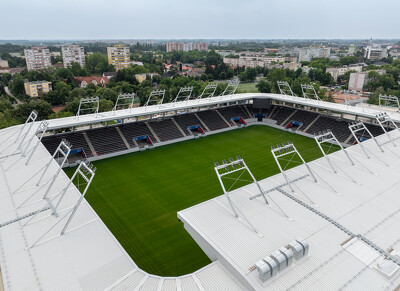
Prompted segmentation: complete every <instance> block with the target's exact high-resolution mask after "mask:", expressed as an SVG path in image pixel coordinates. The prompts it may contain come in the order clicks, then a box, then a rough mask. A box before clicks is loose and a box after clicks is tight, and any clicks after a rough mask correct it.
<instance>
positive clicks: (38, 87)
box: [24, 81, 52, 98]
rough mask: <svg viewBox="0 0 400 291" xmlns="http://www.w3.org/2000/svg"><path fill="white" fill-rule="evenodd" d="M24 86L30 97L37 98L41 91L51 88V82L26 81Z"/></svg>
mask: <svg viewBox="0 0 400 291" xmlns="http://www.w3.org/2000/svg"><path fill="white" fill-rule="evenodd" d="M24 86H25V94H26V95H28V96H30V97H32V98H38V97H40V96H41V95H42V93H46V92H49V91H51V90H52V88H51V82H48V81H35V82H26V83H25V84H24Z"/></svg>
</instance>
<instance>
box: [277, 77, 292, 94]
mask: <svg viewBox="0 0 400 291" xmlns="http://www.w3.org/2000/svg"><path fill="white" fill-rule="evenodd" d="M277 84H278V88H279V91H280V92H281V94H282V95H286V96H293V97H295V96H296V94H294V92H293V91H292V88H291V87H290V85H289V83H288V82H286V81H277ZM288 93H289V94H288Z"/></svg>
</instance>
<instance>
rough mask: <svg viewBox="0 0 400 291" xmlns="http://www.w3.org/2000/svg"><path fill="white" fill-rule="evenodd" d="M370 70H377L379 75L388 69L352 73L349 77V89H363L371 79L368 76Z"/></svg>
mask: <svg viewBox="0 0 400 291" xmlns="http://www.w3.org/2000/svg"><path fill="white" fill-rule="evenodd" d="M369 72H377V73H378V74H379V75H384V74H386V70H373V71H368V72H357V73H351V74H350V79H349V90H352V91H363V90H364V86H365V85H367V83H368V82H369V81H370V79H369V78H368V73H369Z"/></svg>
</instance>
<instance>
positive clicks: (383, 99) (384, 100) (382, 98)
mask: <svg viewBox="0 0 400 291" xmlns="http://www.w3.org/2000/svg"><path fill="white" fill-rule="evenodd" d="M393 105H395V106H393ZM382 106H386V107H397V109H398V110H399V111H400V104H399V98H398V97H396V96H391V95H383V94H379V107H382Z"/></svg>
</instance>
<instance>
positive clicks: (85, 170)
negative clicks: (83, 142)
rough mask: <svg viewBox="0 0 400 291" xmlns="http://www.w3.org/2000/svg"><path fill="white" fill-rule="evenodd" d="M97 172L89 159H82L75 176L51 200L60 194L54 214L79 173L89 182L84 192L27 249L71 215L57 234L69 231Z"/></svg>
mask: <svg viewBox="0 0 400 291" xmlns="http://www.w3.org/2000/svg"><path fill="white" fill-rule="evenodd" d="M95 172H96V168H94V167H93V165H92V164H90V162H88V161H82V162H81V163H80V164H79V166H78V168H77V169H76V170H75V173H74V174H73V176H72V177H71V179H70V180H69V182H68V184H67V186H66V187H65V188H64V189H63V191H62V192H61V193H59V194H57V195H56V196H55V197H54V198H53V199H52V200H51V201H50V203H51V202H52V201H54V200H55V199H56V198H58V197H59V196H60V198H59V200H58V202H57V205H56V207H55V208H54V209H53V213H52V214H55V213H56V211H57V208H58V206H59V204H60V202H61V200H62V199H63V198H64V195H65V193H66V192H67V190H68V188H69V187H70V186H71V184H72V183H73V180H74V178H75V177H76V176H77V175H79V176H80V177H82V179H84V180H85V181H86V183H87V184H86V187H85V189H84V190H83V192H82V193H81V195H80V197H79V199H78V201H77V202H76V203H75V205H74V207H73V208H72V209H70V210H68V211H67V212H66V213H65V214H64V215H63V216H62V217H60V218H58V216H57V218H58V221H56V223H54V224H53V225H52V226H51V227H50V228H49V229H48V230H47V231H46V232H45V233H44V234H43V235H41V236H40V237H39V238H38V239H37V240H36V241H35V242H34V243H32V244H31V245H30V246H29V247H27V249H31V248H33V247H35V246H36V245H37V244H38V243H39V242H40V241H41V240H42V239H43V238H44V237H45V236H46V235H47V234H48V233H49V232H50V231H51V230H52V229H53V228H54V227H55V226H56V225H58V224H59V223H60V222H61V221H62V220H63V219H64V218H66V217H67V216H68V215H69V217H68V220H67V222H66V223H65V225H64V227H63V228H62V230H61V232H60V234H59V235H57V237H58V236H61V235H64V234H65V233H66V232H67V229H68V226H69V224H70V223H71V221H72V219H73V217H74V215H75V213H76V211H77V210H78V208H79V206H80V204H81V203H82V201H83V198H84V197H85V194H86V192H87V190H88V189H89V187H90V184H91V183H92V181H93V178H94V176H95ZM78 191H79V189H78ZM38 213H40V212H38ZM38 213H37V214H38ZM37 214H35V215H34V216H33V217H31V219H29V221H27V222H26V223H25V224H24V225H23V227H24V226H26V225H27V224H28V223H29V222H30V221H31V220H32V219H33V218H34V217H35V216H36V215H37ZM50 239H51V238H50ZM46 241H47V240H46Z"/></svg>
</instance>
